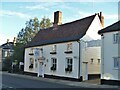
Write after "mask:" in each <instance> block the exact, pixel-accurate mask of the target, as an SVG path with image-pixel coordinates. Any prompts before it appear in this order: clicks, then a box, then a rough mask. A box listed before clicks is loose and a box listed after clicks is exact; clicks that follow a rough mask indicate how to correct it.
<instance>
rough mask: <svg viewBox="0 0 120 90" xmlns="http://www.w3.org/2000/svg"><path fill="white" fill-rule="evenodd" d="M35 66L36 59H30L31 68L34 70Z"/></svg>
mask: <svg viewBox="0 0 120 90" xmlns="http://www.w3.org/2000/svg"><path fill="white" fill-rule="evenodd" d="M33 65H34V58H30V65H29V68H33Z"/></svg>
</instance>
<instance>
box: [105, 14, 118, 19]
mask: <svg viewBox="0 0 120 90" xmlns="http://www.w3.org/2000/svg"><path fill="white" fill-rule="evenodd" d="M104 17H105V19H109V20H118V14H104Z"/></svg>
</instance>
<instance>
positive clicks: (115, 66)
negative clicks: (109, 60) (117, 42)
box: [113, 57, 120, 68]
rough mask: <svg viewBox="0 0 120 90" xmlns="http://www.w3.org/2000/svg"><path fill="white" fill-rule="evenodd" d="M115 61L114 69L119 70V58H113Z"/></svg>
mask: <svg viewBox="0 0 120 90" xmlns="http://www.w3.org/2000/svg"><path fill="white" fill-rule="evenodd" d="M113 60H114V68H119V65H120V58H119V57H113Z"/></svg>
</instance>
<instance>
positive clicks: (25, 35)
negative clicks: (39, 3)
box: [13, 17, 52, 62]
mask: <svg viewBox="0 0 120 90" xmlns="http://www.w3.org/2000/svg"><path fill="white" fill-rule="evenodd" d="M25 25H26V26H25V28H22V29H21V31H20V32H19V33H18V35H17V44H16V46H14V54H13V60H17V61H18V62H20V61H23V60H24V46H25V45H27V43H28V42H30V41H31V40H32V39H33V38H34V36H35V35H36V34H37V33H38V31H39V30H41V29H45V28H48V27H50V26H51V25H52V23H51V21H50V19H49V18H45V17H44V18H42V20H41V22H39V20H38V18H34V19H30V20H29V21H26V23H25Z"/></svg>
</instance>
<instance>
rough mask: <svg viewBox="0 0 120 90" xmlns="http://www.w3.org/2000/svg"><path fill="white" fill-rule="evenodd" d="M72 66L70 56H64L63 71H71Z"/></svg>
mask: <svg viewBox="0 0 120 90" xmlns="http://www.w3.org/2000/svg"><path fill="white" fill-rule="evenodd" d="M72 66H73V59H72V58H66V68H65V71H66V72H67V71H69V72H72Z"/></svg>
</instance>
